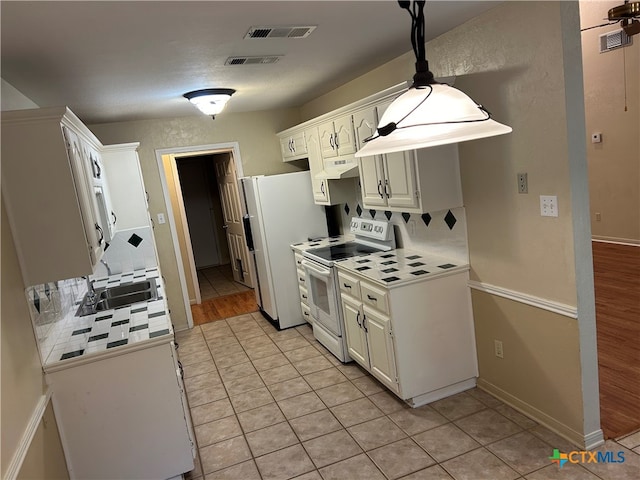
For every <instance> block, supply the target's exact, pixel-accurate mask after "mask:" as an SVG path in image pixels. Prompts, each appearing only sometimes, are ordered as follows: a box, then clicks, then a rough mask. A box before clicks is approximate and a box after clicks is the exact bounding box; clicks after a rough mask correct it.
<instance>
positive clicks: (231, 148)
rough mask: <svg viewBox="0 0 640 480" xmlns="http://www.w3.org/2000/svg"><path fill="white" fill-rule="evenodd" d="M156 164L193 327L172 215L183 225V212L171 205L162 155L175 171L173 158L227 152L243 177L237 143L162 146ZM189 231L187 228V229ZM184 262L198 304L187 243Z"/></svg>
mask: <svg viewBox="0 0 640 480" xmlns="http://www.w3.org/2000/svg"><path fill="white" fill-rule="evenodd" d="M155 153H156V163H157V165H158V173H159V174H160V183H161V185H162V195H163V198H164V203H165V207H166V209H167V220H168V222H169V230H170V231H171V241H172V243H173V250H174V254H175V257H176V264H177V267H178V278H179V280H180V288H181V289H182V299H183V302H184V305H185V310H186V315H187V324H188V325H189V328H193V316H192V314H191V308H190V305H191V302H190V300H189V293H188V289H187V278H186V275H185V270H184V262H183V259H182V252H181V251H180V244H179V242H178V229H177V227H176V222H175V217H174V215H180V218H182V221H183V224H185V225H186V214H185V212H184V208H182V209H181V211H180V212H174V211H173V208H172V206H171V197H170V195H169V184H168V182H167V177H166V175H165V171H164V164H163V160H162V157H163V156H165V155H169V156H170V157H171V168H172V170H173V171H174V172H175V171H176V160H175V157H176V156H179V157H183V156H196V155H208V154H218V153H230V154H231V157H232V160H233V162H234V164H235V170H236V179H238V178H242V177H243V176H244V172H243V169H242V159H241V157H240V146H239V144H238V142H229V143H215V144H210V145H191V146H186V147H172V148H161V149H156V150H155ZM187 230H188V229H187ZM185 233H186V238H187V239H188V240H189V242H187V243H189V245H190V238H189V234H188V231H187V232H185ZM187 257H188V259H187V261H188V262H189V263H190V266H191V269H192V272H193V274H192V277H193V282H194V285H195V287H196V300H197V301H198V303H200V302H201V301H202V300H201V297H200V283H199V282H198V276H197V273H196V270H195V261H194V258H193V251H192V250H191V248H190V246H188V247H187Z"/></svg>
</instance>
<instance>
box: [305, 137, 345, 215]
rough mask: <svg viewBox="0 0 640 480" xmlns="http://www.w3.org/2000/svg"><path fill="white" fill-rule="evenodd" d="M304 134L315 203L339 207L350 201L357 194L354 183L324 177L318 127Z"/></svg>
mask: <svg viewBox="0 0 640 480" xmlns="http://www.w3.org/2000/svg"><path fill="white" fill-rule="evenodd" d="M304 133H305V138H306V140H307V158H308V160H309V173H310V174H311V187H312V190H313V200H314V202H315V203H316V204H317V205H337V204H339V203H345V202H346V201H348V200H350V199H351V198H352V197H353V196H354V194H355V192H354V190H353V188H354V187H353V182H351V181H349V180H348V179H347V180H330V179H328V178H326V176H324V175H323V173H325V172H324V162H323V159H322V154H321V153H320V137H319V133H318V127H316V126H313V127H309V128H307V129H306V130H305V132H304Z"/></svg>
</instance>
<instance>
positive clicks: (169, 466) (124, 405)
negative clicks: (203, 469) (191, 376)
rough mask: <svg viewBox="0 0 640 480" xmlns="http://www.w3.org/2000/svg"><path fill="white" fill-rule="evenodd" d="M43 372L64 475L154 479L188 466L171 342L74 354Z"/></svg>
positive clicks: (189, 440) (190, 450)
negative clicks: (72, 359) (74, 357)
mask: <svg viewBox="0 0 640 480" xmlns="http://www.w3.org/2000/svg"><path fill="white" fill-rule="evenodd" d="M114 353H115V352H114ZM45 374H46V381H47V383H48V384H49V386H50V388H51V390H52V392H53V394H52V399H53V405H54V409H55V413H56V419H57V421H58V426H59V429H60V437H61V440H62V444H63V448H64V452H65V457H66V460H67V467H68V469H69V473H70V477H71V478H72V479H89V478H91V479H116V478H121V479H124V478H131V479H133V478H135V479H154V480H161V479H167V478H171V477H175V476H177V475H181V474H182V473H184V472H188V471H191V470H192V469H193V466H194V463H193V459H194V453H195V447H194V441H193V434H192V428H191V421H190V417H189V412H188V406H187V402H186V396H185V392H184V385H183V383H182V378H181V372H180V368H179V364H178V362H177V358H176V352H175V347H174V344H173V342H170V341H167V342H164V343H160V344H154V345H152V346H147V347H143V346H141V347H140V348H138V349H131V350H128V351H126V352H122V353H120V354H111V355H109V354H106V355H104V356H102V357H101V358H93V359H91V358H87V359H84V360H78V361H77V362H73V363H72V364H71V365H65V366H60V365H58V367H57V368H55V369H53V368H51V369H47V371H46V372H45Z"/></svg>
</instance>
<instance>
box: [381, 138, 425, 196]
mask: <svg viewBox="0 0 640 480" xmlns="http://www.w3.org/2000/svg"><path fill="white" fill-rule="evenodd" d="M384 169H385V171H384V188H383V190H384V192H385V196H386V197H387V203H388V205H389V207H395V208H406V209H409V208H419V207H420V197H419V196H418V194H417V191H418V187H417V179H416V166H415V157H414V152H413V151H412V150H409V151H404V152H393V153H387V154H385V155H384Z"/></svg>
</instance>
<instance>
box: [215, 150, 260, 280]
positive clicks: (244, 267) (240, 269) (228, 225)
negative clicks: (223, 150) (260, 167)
mask: <svg viewBox="0 0 640 480" xmlns="http://www.w3.org/2000/svg"><path fill="white" fill-rule="evenodd" d="M215 167H216V177H217V179H218V185H219V187H220V201H221V203H222V217H223V220H224V229H225V230H226V232H227V241H228V243H229V256H230V257H231V268H232V271H233V279H234V280H235V281H236V282H239V283H242V284H243V285H246V286H247V287H253V284H252V282H251V274H250V270H249V269H250V266H249V251H248V250H247V245H246V242H245V238H244V229H243V226H242V208H241V203H240V195H239V193H238V180H237V178H236V168H235V163H234V161H233V157H232V156H231V155H227V156H224V157H223V158H222V159H220V160H218V159H216V163H215Z"/></svg>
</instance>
